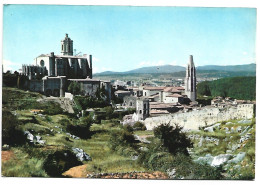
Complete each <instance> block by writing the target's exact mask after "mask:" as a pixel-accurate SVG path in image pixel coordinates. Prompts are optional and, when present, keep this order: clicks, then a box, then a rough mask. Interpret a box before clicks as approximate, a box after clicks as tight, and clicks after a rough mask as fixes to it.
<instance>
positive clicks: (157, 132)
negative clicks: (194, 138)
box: [154, 123, 193, 155]
mask: <svg viewBox="0 0 260 185" xmlns="http://www.w3.org/2000/svg"><path fill="white" fill-rule="evenodd" d="M154 136H155V137H157V138H159V139H161V140H162V143H163V146H164V147H166V148H168V150H169V152H170V153H172V154H176V153H184V154H186V155H188V151H187V148H190V147H192V146H193V144H192V142H191V140H190V139H189V138H188V137H187V135H186V133H184V132H182V127H181V126H179V125H175V127H173V126H171V125H170V124H169V123H168V124H166V125H163V124H162V125H160V126H158V127H156V128H155V129H154Z"/></svg>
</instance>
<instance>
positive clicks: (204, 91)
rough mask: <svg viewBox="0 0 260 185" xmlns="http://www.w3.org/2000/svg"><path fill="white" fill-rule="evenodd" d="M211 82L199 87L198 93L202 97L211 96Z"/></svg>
mask: <svg viewBox="0 0 260 185" xmlns="http://www.w3.org/2000/svg"><path fill="white" fill-rule="evenodd" d="M209 84H210V82H209V81H204V82H201V83H199V84H198V85H197V93H198V94H200V95H205V96H211V92H210V88H209Z"/></svg>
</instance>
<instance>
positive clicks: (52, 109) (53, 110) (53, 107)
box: [42, 102, 63, 115]
mask: <svg viewBox="0 0 260 185" xmlns="http://www.w3.org/2000/svg"><path fill="white" fill-rule="evenodd" d="M42 106H43V112H44V113H45V114H48V115H56V114H62V113H63V109H62V108H61V107H60V105H59V104H58V103H55V102H47V103H45V104H43V105H42Z"/></svg>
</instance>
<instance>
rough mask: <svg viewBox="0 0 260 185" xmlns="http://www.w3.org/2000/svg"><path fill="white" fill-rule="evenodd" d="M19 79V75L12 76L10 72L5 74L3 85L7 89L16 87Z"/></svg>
mask: <svg viewBox="0 0 260 185" xmlns="http://www.w3.org/2000/svg"><path fill="white" fill-rule="evenodd" d="M17 79H18V74H17V73H13V74H12V73H11V72H10V71H7V72H6V73H3V84H4V85H5V86H7V87H16V85H17Z"/></svg>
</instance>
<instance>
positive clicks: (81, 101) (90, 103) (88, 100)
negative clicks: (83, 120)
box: [74, 96, 109, 110]
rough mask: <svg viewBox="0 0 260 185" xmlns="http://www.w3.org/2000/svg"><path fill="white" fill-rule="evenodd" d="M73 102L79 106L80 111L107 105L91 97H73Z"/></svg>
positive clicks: (105, 102) (101, 100)
mask: <svg viewBox="0 0 260 185" xmlns="http://www.w3.org/2000/svg"><path fill="white" fill-rule="evenodd" d="M74 101H75V102H76V104H77V105H79V106H80V109H81V110H85V109H88V108H97V107H101V108H102V107H106V106H108V105H109V103H108V102H107V101H105V100H103V99H97V98H95V97H92V96H75V97H74Z"/></svg>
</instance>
